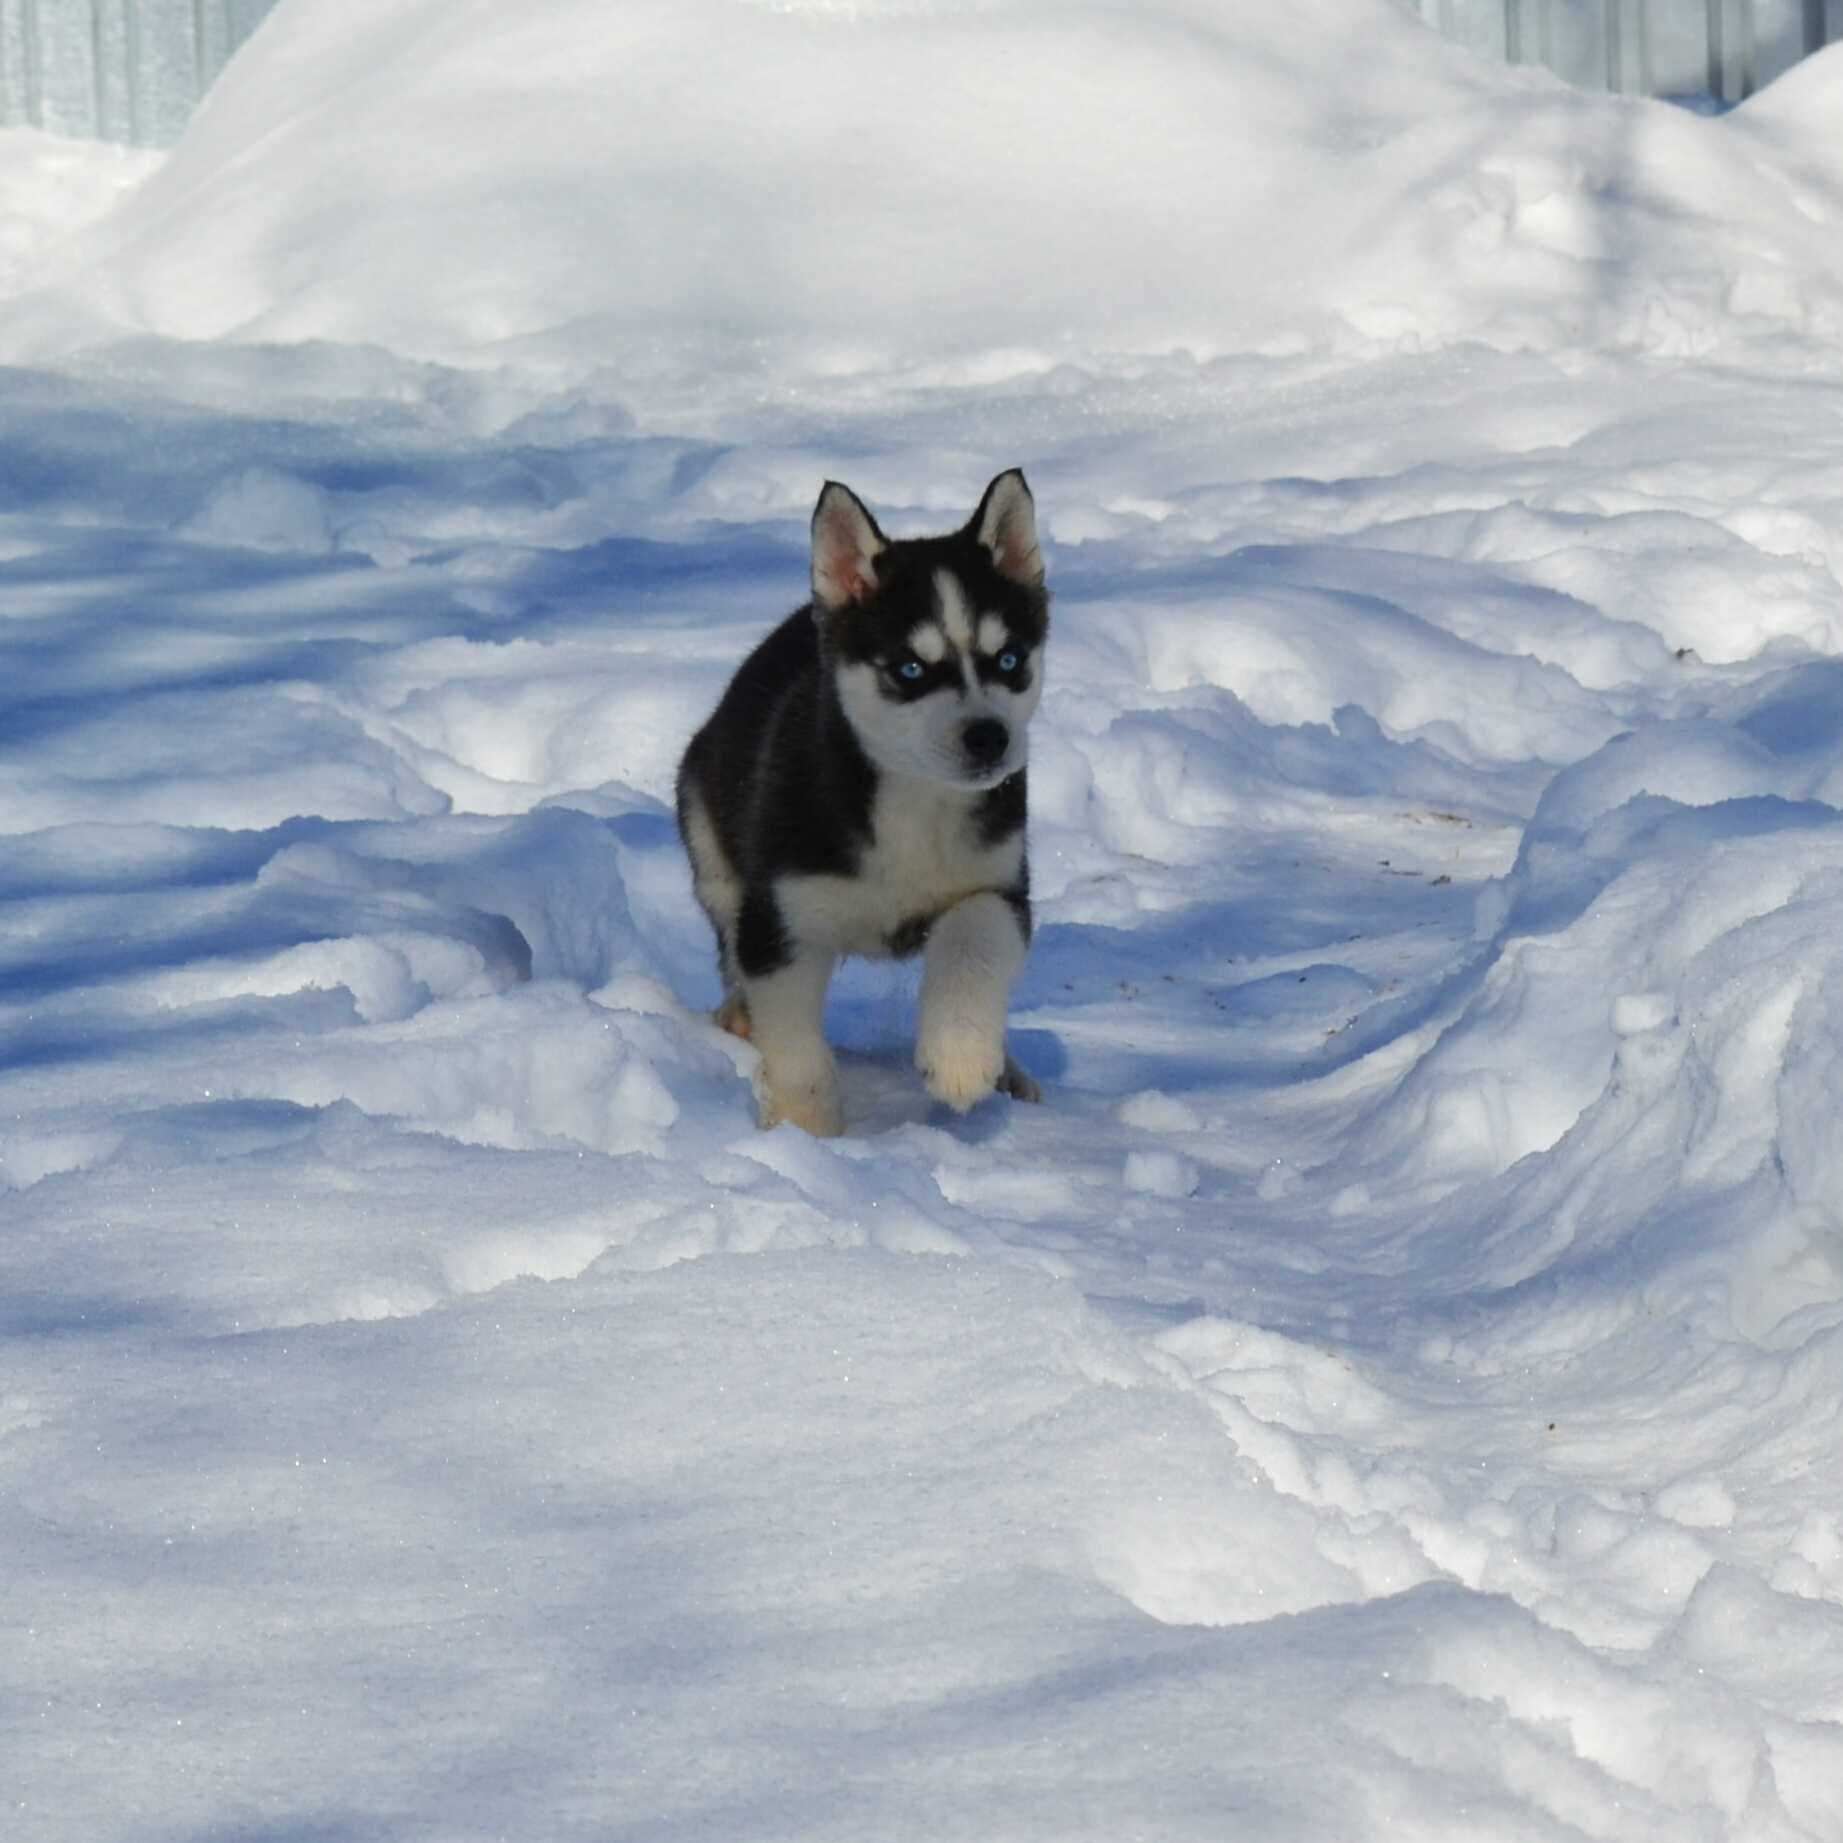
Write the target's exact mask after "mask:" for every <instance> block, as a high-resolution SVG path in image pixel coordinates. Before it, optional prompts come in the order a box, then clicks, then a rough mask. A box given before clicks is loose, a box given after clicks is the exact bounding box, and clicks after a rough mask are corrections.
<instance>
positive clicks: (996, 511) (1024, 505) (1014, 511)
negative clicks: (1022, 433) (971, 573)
mask: <svg viewBox="0 0 1843 1843" xmlns="http://www.w3.org/2000/svg"><path fill="white" fill-rule="evenodd" d="M967 529H968V530H969V531H971V532H972V533H973V535H974V536H975V537H976V538H978V540H979V542H980V543H981V544H983V545H984V546H985V547H986V549H987V550H989V551H990V552H991V553H992V561H993V562H994V563H995V564H997V565H998V573H999V574H1000V575H1001V576H1003V577H1005V578H1007V579H1008V580H1009V581H1011V582H1021V583H1022V584H1023V585H1024V586H1025V587H1026V588H1029V589H1040V588H1042V586H1043V552H1042V551H1041V550H1039V549H1038V547H1037V502H1036V501H1035V500H1034V499H1032V498H1031V496H1030V488H1029V487H1028V486H1026V485H1025V484H1024V470H1023V469H1022V468H1021V467H1013V468H1012V469H1011V470H1010V471H1009V472H1008V473H1002V474H1000V475H999V476H998V478H997V479H996V480H994V481H993V482H992V484H991V485H990V486H988V487H987V488H986V490H985V497H984V498H983V499H981V500H980V502H979V510H978V511H977V512H975V513H974V514H973V516H972V520H971V522H970V524H969V525H968V526H967Z"/></svg>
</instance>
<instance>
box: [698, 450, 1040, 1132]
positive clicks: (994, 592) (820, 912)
mask: <svg viewBox="0 0 1843 1843" xmlns="http://www.w3.org/2000/svg"><path fill="white" fill-rule="evenodd" d="M1048 628H1049V596H1048V593H1047V592H1046V591H1045V589H1044V587H1043V557H1042V553H1041V552H1040V550H1039V549H1038V547H1037V526H1036V508H1035V505H1034V503H1033V502H1032V500H1031V496H1030V488H1029V487H1028V486H1026V485H1025V484H1024V476H1023V474H1022V473H1021V472H1019V471H1018V470H1016V469H1015V468H1014V469H1013V470H1012V471H1011V472H1009V473H1003V474H1000V475H999V476H998V478H997V479H995V480H994V481H993V482H992V483H991V485H990V486H988V487H987V488H986V490H985V495H984V497H983V498H982V499H981V500H980V501H979V507H978V509H977V510H976V511H975V512H974V513H973V516H972V517H971V518H970V519H969V520H968V521H967V523H966V524H965V525H964V526H962V527H961V529H960V530H958V531H954V532H950V533H948V534H947V535H946V536H944V537H929V538H899V539H894V540H892V539H890V538H886V537H885V536H884V535H883V533H882V532H881V531H880V530H879V529H878V528H877V521H876V520H875V519H874V518H872V517H871V515H870V513H869V512H868V511H867V510H866V509H865V507H864V505H863V502H862V501H861V500H859V498H858V497H857V495H856V494H855V493H853V492H852V491H851V490H850V489H849V488H848V487H844V486H840V485H839V484H838V483H837V482H836V481H828V482H827V484H826V486H825V489H824V490H823V491H822V492H821V493H820V495H819V503H818V505H817V506H816V507H815V508H814V511H813V598H812V600H811V601H810V602H808V603H807V604H806V606H804V607H802V608H799V609H797V610H796V611H795V612H794V613H793V614H791V615H789V616H788V617H787V619H786V620H785V621H783V622H782V623H781V625H780V626H779V627H777V628H776V629H775V630H774V632H773V633H771V634H770V635H769V636H768V637H767V639H765V640H764V641H763V642H762V643H761V645H760V646H758V647H757V648H756V649H755V651H754V652H752V653H751V654H750V655H749V657H748V658H747V659H746V660H744V661H743V664H742V668H741V670H740V671H738V672H737V674H736V676H735V678H734V679H733V680H732V681H731V683H730V687H729V689H728V690H727V691H726V692H725V693H724V694H723V698H722V700H721V702H720V703H719V704H718V705H717V708H716V710H715V712H714V713H713V714H712V715H711V717H710V719H709V721H708V722H706V723H705V725H704V727H703V728H702V729H700V730H699V731H698V733H697V734H696V735H695V736H694V737H693V738H692V739H691V746H690V747H689V748H688V749H686V751H685V758H684V761H683V763H682V764H681V765H680V767H679V771H678V824H679V831H680V833H681V835H682V836H683V838H684V841H685V848H686V850H687V852H688V853H689V854H690V858H691V872H692V880H693V883H694V886H695V888H696V890H697V898H698V901H699V903H700V904H701V905H702V906H703V909H704V913H705V914H706V915H708V916H709V917H710V921H711V926H712V927H713V928H715V930H716V933H717V952H718V958H719V960H720V962H721V965H722V971H723V989H724V998H723V1003H722V1005H721V1006H720V1007H719V1008H718V1011H717V1022H718V1023H719V1024H721V1025H722V1026H723V1027H724V1028H725V1029H726V1030H730V1031H733V1032H734V1033H735V1034H736V1035H737V1036H741V1037H748V1038H750V1039H751V1040H752V1041H753V1042H754V1044H755V1046H756V1048H757V1049H759V1050H760V1051H761V1058H762V1062H761V1086H762V1095H761V1099H762V1108H761V1123H762V1125H763V1126H773V1125H775V1124H776V1123H777V1122H779V1121H782V1120H791V1121H792V1122H793V1123H794V1124H795V1125H796V1126H801V1127H804V1128H805V1129H806V1130H807V1131H808V1132H809V1133H819V1134H832V1133H837V1132H839V1131H840V1130H841V1126H842V1121H841V1116H840V1112H839V1104H838V1081H837V1073H836V1070H835V1068H834V1065H833V1061H832V1052H831V1050H830V1049H829V1048H828V1047H827V1044H826V1040H825V1033H824V1029H823V1020H824V1011H825V995H826V986H827V983H828V982H829V981H830V979H831V977H832V969H833V967H834V965H835V964H836V963H837V961H838V959H839V956H840V955H842V954H867V955H872V956H875V957H878V958H890V959H903V958H907V957H908V956H910V955H912V954H916V953H921V954H923V955H924V956H925V958H924V971H923V975H922V991H921V1016H920V1024H919V1028H918V1030H917V1034H916V1046H915V1062H916V1066H917V1067H918V1068H919V1069H920V1070H921V1073H922V1076H923V1079H924V1080H925V1081H926V1083H927V1087H928V1092H929V1093H930V1094H932V1095H933V1096H934V1097H935V1099H937V1100H939V1101H944V1102H945V1103H946V1104H947V1105H948V1106H949V1107H951V1108H953V1109H954V1110H955V1112H957V1113H964V1112H965V1111H966V1110H967V1109H968V1108H969V1107H971V1106H972V1105H973V1104H974V1103H975V1102H976V1101H978V1100H980V1099H982V1098H983V1097H984V1096H985V1095H987V1094H990V1093H991V1092H992V1091H993V1090H994V1089H995V1088H996V1089H998V1090H1000V1091H1002V1092H1003V1093H1006V1094H1009V1095H1011V1096H1012V1097H1013V1098H1015V1099H1017V1100H1024V1101H1034V1100H1038V1099H1040V1098H1041V1097H1040V1094H1039V1091H1038V1088H1037V1085H1036V1083H1035V1082H1034V1081H1032V1080H1031V1078H1030V1077H1029V1076H1028V1075H1027V1074H1025V1072H1024V1071H1023V1070H1022V1069H1020V1068H1019V1067H1018V1066H1017V1064H1016V1063H1015V1062H1013V1061H1012V1060H1011V1058H1010V1057H1009V1056H1008V1055H1007V1054H1006V1053H1005V1008H1006V1005H1007V1003H1008V1002H1009V999H1010V993H1011V984H1012V981H1013V980H1014V979H1015V978H1016V977H1017V973H1018V969H1019V968H1020V967H1021V966H1022V964H1023V960H1024V949H1025V945H1026V943H1027V942H1028V941H1029V938H1030V893H1029V892H1030V880H1029V872H1028V869H1027V866H1026V863H1025V856H1024V757H1025V725H1026V724H1027V723H1028V722H1029V720H1030V714H1031V712H1032V711H1033V710H1035V709H1036V707H1037V698H1038V696H1039V694H1040V693H1041V691H1042V687H1043V643H1044V639H1045V637H1046V635H1047V633H1048Z"/></svg>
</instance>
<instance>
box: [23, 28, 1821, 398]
mask: <svg viewBox="0 0 1843 1843" xmlns="http://www.w3.org/2000/svg"><path fill="white" fill-rule="evenodd" d="M1788 84H1789V86H1790V87H1789V88H1788V89H1787V90H1786V92H1785V94H1784V96H1783V98H1782V99H1780V100H1778V101H1776V102H1772V101H1763V102H1762V103H1761V104H1759V105H1757V106H1756V107H1754V108H1753V109H1751V110H1748V111H1742V112H1741V113H1740V114H1739V115H1738V116H1737V117H1736V118H1734V119H1733V120H1732V121H1707V120H1703V119H1701V118H1698V117H1695V116H1692V115H1690V114H1688V113H1686V112H1683V111H1678V110H1673V109H1670V108H1668V107H1666V106H1664V105H1661V104H1647V103H1632V102H1627V101H1622V100H1617V99H1609V98H1605V97H1597V96H1587V95H1584V94H1579V93H1575V92H1571V91H1568V90H1566V89H1565V88H1563V87H1562V86H1561V85H1560V84H1558V83H1557V82H1555V81H1554V80H1553V79H1550V78H1549V77H1547V76H1546V75H1545V74H1538V73H1532V72H1528V71H1513V70H1510V69H1506V68H1501V67H1498V66H1495V65H1493V64H1491V63H1488V62H1486V61H1484V60H1482V59H1477V58H1474V57H1472V56H1471V55H1470V54H1468V53H1465V52H1462V51H1461V50H1459V49H1458V48H1456V47H1454V46H1452V45H1450V44H1448V43H1446V42H1444V41H1442V40H1440V39H1438V38H1436V37H1435V36H1434V35H1433V34H1432V33H1431V32H1429V31H1428V30H1426V29H1425V28H1424V27H1422V26H1421V25H1420V24H1419V22H1418V21H1416V20H1414V19H1413V18H1412V17H1410V15H1409V14H1408V13H1407V11H1406V10H1405V9H1403V8H1401V7H1399V6H1398V5H1395V4H1393V3H1392V0H1311V4H1308V5H1300V4H1296V3H1294V0H1286V3H1284V4H1282V3H1281V0H1247V3H1244V4H1239V5H1236V6H1234V7H1226V6H1221V5H1215V4H1209V3H1208V0H1160V3H1159V4H1158V5H1156V6H1136V7H1132V8H1123V7H1118V6H1115V5H1111V4H1106V3H1104V0H1088V3H1085V4H1083V5H1080V6H1074V7H1071V6H1067V5H1062V4H1056V5H1050V4H1048V3H1047V0H1002V3H1001V4H979V5H972V4H956V3H953V0H943V3H941V4H931V5H914V4H908V3H906V0H905V3H903V4H894V3H892V4H887V5H885V4H865V5H857V6H852V7H848V8H847V7H837V6H833V5H830V4H811V5H807V4H798V5H766V4H757V3H755V0H694V3H692V4H686V3H685V0H671V3H670V4H667V3H666V0H636V3H634V4H627V5H623V6H622V7H621V8H619V9H618V10H617V11H615V12H613V13H611V12H610V11H609V9H608V8H606V7H605V6H601V5H598V4H595V3H594V0H542V4H537V5H531V6H526V7H522V8H520V9H518V10H517V12H516V14H515V15H513V14H508V13H507V11H506V9H504V8H503V7H497V6H493V5H491V4H488V3H487V0H473V3H471V4H466V5H460V6H456V5H453V4H449V3H448V0H390V3H389V4H386V5H372V6H365V7H360V6H355V5H341V6H338V7H328V6H324V5H308V4H303V3H300V0H295V3H293V4H284V5H282V6H281V7H279V8H278V9H277V11H276V12H275V13H274V14H273V15H272V16H271V17H270V18H269V20H268V21H267V22H266V23H265V25H264V26H263V28H262V29H261V31H260V32H258V33H257V35H256V36H255V38H254V39H253V40H252V41H251V42H250V43H249V44H248V45H246V46H245V47H244V48H243V49H242V51H240V53H239V54H238V56H237V57H236V59H235V60H234V61H233V63H232V65H231V66H230V68H229V70H228V71H227V72H226V74H225V76H224V77H223V79H222V80H221V82H220V83H219V84H218V86H217V87H216V88H215V89H214V91H213V92H212V94H211V96H210V97H209V98H208V100H207V102H206V105H205V107H204V108H203V109H202V110H201V112H200V114H199V116H198V117H197V119H196V120H195V122H194V123H193V125H192V127H191V129H190V131H189V132H188V134H187V136H186V138H185V140H184V142H183V143H182V144H181V146H180V147H179V148H178V150H177V151H176V152H175V153H174V154H173V156H172V158H171V160H170V161H169V162H168V163H167V164H166V165H165V167H164V168H163V169H161V170H160V171H159V172H158V173H156V174H155V175H154V176H153V177H152V178H151V179H150V180H149V182H148V183H147V184H146V185H145V186H144V187H143V188H142V189H141V191H140V192H139V194H138V195H137V196H136V197H135V198H134V199H133V200H132V201H131V202H130V204H129V205H128V206H127V207H126V208H125V209H124V210H123V211H122V212H121V213H119V214H118V215H117V216H116V218H115V219H114V221H113V222H112V223H111V224H110V225H109V226H108V227H107V228H106V229H105V230H104V231H102V232H101V233H99V235H98V236H97V237H95V238H93V239H91V240H90V241H89V242H88V243H86V245H85V246H84V248H83V250H82V251H81V253H80V256H77V257H73V262H80V264H81V270H82V281H81V285H80V289H79V290H77V291H76V293H75V295H74V296H73V294H72V292H71V291H66V294H65V295H64V296H63V297H60V298H59V299H57V300H44V301H41V302H40V303H39V304H38V305H36V306H34V305H32V304H30V303H28V304H26V305H25V306H23V307H21V308H20V309H18V310H17V311H16V312H15V313H13V314H12V315H10V316H8V318H7V320H6V322H5V339H6V345H7V348H8V349H10V350H13V351H15V352H21V351H27V350H34V349H37V350H44V349H49V348H50V347H52V346H56V345H58V344H60V343H66V344H67V343H68V342H69V341H70V339H72V338H74V337H75V338H80V337H83V336H85V335H86V332H87V335H88V336H92V337H93V336H98V335H100V334H101V333H103V332H104V331H106V330H107V328H108V327H110V326H113V327H118V328H131V329H135V330H139V331H152V332H157V333H162V334H167V335H171V336H175V337H179V338H186V339H215V338H224V337H235V338H239V339H245V340H280V341H300V340H308V339H337V340H346V341H366V342H377V343H380V344H383V345H386V346H388V347H390V348H391V349H393V350H395V351H398V352H403V353H413V354H418V355H424V356H439V357H445V358H467V359H470V360H472V361H474V362H478V361H479V360H481V359H482V358H484V357H486V356H488V355H492V356H495V357H499V358H505V357H509V356H512V355H514V354H522V355H524V356H526V357H535V356H538V355H543V356H545V357H546V358H547V359H548V360H549V361H550V362H551V363H552V364H553V365H554V364H555V363H557V362H560V361H561V360H563V359H565V358H567V359H568V361H569V362H570V363H571V364H572V365H574V366H584V365H592V364H596V363H600V364H604V365H606V366H608V367H610V368H612V370H613V372H614V373H615V374H618V375H623V376H626V377H628V378H629V379H630V380H637V379H640V378H643V377H646V376H647V375H648V374H650V373H656V372H659V371H661V370H671V371H677V370H679V369H682V368H683V367H685V366H693V367H702V368H703V369H704V370H705V371H706V372H708V371H709V368H710V367H711V366H712V365H713V364H716V365H717V366H718V367H719V368H720V369H732V368H736V367H740V368H741V370H742V371H743V372H744V373H745V374H750V375H755V374H757V369H758V367H760V366H762V365H763V364H764V363H766V364H768V365H771V366H780V367H785V366H786V365H788V364H790V363H797V364H799V365H800V366H801V367H803V368H808V369H816V370H818V371H819V372H822V373H831V374H838V373H845V372H850V373H857V372H862V371H864V370H866V369H867V368H870V367H878V366H882V367H886V366H888V365H889V364H891V363H892V361H894V362H898V363H900V364H902V365H905V366H913V365H914V364H915V362H916V361H917V359H918V358H925V357H927V356H930V355H937V356H938V355H942V354H958V355H961V357H962V359H964V357H965V356H966V355H968V354H972V353H984V354H1009V355H1010V356H1009V358H1005V359H1001V360H1000V361H999V362H1000V363H1001V364H1002V365H1004V366H1006V367H1008V368H1009V369H1011V370H1016V369H1019V368H1020V367H1022V368H1029V367H1032V366H1039V367H1040V366H1042V365H1045V364H1048V363H1051V362H1053V361H1054V359H1055V358H1057V357H1059V356H1065V355H1067V354H1069V353H1070V352H1075V351H1080V350H1083V349H1092V348H1096V347H1098V348H1103V349H1111V350H1130V351H1167V350H1171V349H1173V348H1179V347H1182V348H1188V349H1190V350H1192V351H1195V352H1199V353H1203V354H1211V353H1223V352H1268V353H1278V352H1292V351H1299V350H1305V349H1314V348H1317V349H1323V348H1332V349H1338V350H1346V351H1348V350H1370V349H1375V348H1377V347H1385V348H1386V347H1391V346H1399V345H1404V344H1405V345H1409V346H1413V347H1417V348H1425V347H1427V346H1429V345H1441V344H1449V343H1453V342H1459V341H1483V342H1486V343H1489V344H1491V345H1494V346H1498V347H1502V348H1518V347H1531V346H1534V347H1538V348H1547V347H1552V346H1556V345H1564V346H1596V347H1599V348H1602V349H1604V348H1607V347H1623V348H1631V349H1636V350H1642V351H1649V352H1659V353H1667V354H1675V355H1684V354H1692V353H1695V354H1704V353H1709V352H1712V351H1714V350H1716V349H1718V348H1721V347H1724V346H1726V345H1729V344H1731V343H1733V342H1734V341H1735V340H1737V339H1738V340H1744V341H1751V342H1754V343H1759V342H1762V341H1765V342H1773V341H1781V340H1783V339H1784V338H1785V337H1786V336H1788V335H1798V336H1805V335H1816V336H1826V335H1827V334H1828V335H1829V336H1834V335H1835V334H1836V332H1837V329H1838V328H1839V327H1840V326H1843V254H1839V253H1838V249H1839V246H1838V245H1837V242H1836V239H1834V238H1825V237H1824V236H1823V235H1822V234H1821V226H1822V225H1824V224H1826V223H1829V222H1832V221H1834V220H1835V218H1836V216H1837V214H1838V212H1839V211H1840V210H1843V176H1840V175H1839V173H1838V171H1837V166H1836V160H1835V156H1834V154H1833V153H1832V152H1830V151H1828V148H1827V142H1828V139H1829V136H1828V128H1827V124H1828V122H1829V121H1831V120H1833V119H1834V117H1835V113H1836V111H1837V108H1838V107H1839V102H1838V97H1839V93H1840V92H1839V85H1840V84H1843V69H1840V65H1839V60H1838V58H1837V57H1836V55H1835V54H1834V53H1833V54H1831V55H1829V56H1828V57H1825V58H1821V59H1818V60H1814V61H1813V63H1812V64H1811V65H1810V66H1808V67H1805V68H1801V69H1800V70H1799V71H1797V72H1795V73H1793V76H1792V77H1791V78H1789V79H1788ZM73 272H74V271H73ZM99 314H100V315H102V316H103V317H104V319H103V322H102V323H100V324H99V323H98V322H97V320H96V316H97V315H99ZM73 315H75V319H76V322H77V324H76V325H75V326H73V325H71V324H70V321H71V317H72V316H73ZM988 362H989V361H988ZM707 382H708V380H707Z"/></svg>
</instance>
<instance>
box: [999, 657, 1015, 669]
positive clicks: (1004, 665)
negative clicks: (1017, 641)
mask: <svg viewBox="0 0 1843 1843" xmlns="http://www.w3.org/2000/svg"><path fill="white" fill-rule="evenodd" d="M998 669H999V670H1000V671H1001V672H1015V671H1016V670H1017V654H1016V653H1000V654H999V656H998Z"/></svg>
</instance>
